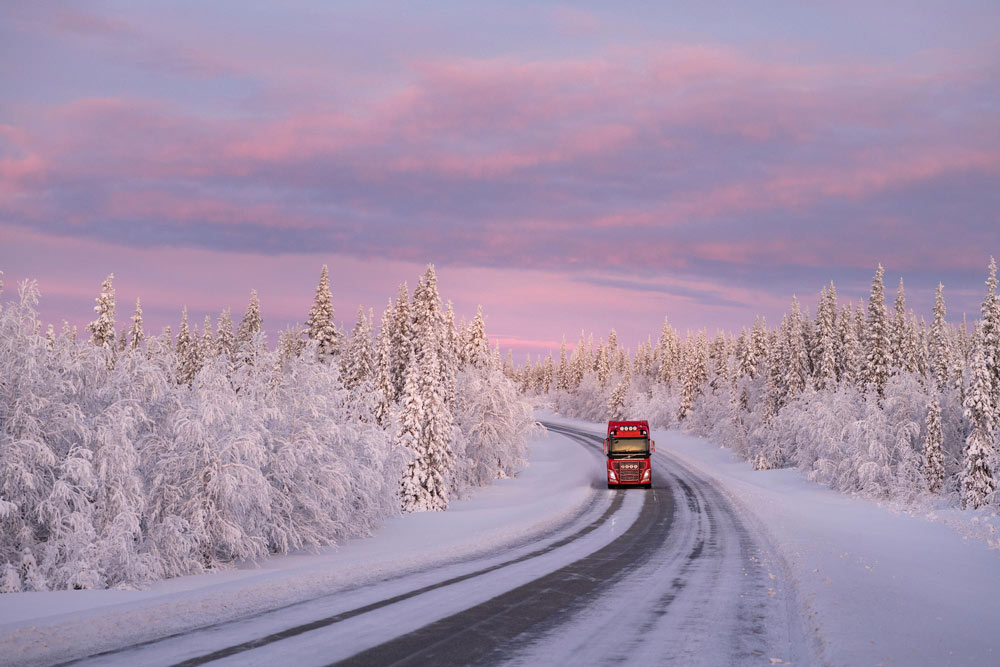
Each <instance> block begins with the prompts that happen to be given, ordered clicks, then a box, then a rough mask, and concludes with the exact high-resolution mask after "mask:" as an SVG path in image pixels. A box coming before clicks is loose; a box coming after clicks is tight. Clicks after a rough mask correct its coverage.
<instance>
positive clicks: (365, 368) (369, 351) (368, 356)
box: [341, 306, 375, 389]
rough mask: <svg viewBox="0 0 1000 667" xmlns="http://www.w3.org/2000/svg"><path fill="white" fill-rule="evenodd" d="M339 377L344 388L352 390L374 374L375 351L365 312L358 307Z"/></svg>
mask: <svg viewBox="0 0 1000 667" xmlns="http://www.w3.org/2000/svg"><path fill="white" fill-rule="evenodd" d="M341 366H342V370H341V375H342V377H343V381H344V386H345V387H347V388H348V389H354V388H355V387H357V386H358V385H360V384H361V383H362V382H364V381H365V380H367V379H371V378H373V377H374V374H375V350H374V348H373V346H372V332H371V325H370V324H369V322H368V319H367V318H366V317H365V311H364V309H363V308H361V307H360V306H358V316H357V320H356V321H355V323H354V329H353V330H352V332H351V337H350V340H349V341H348V343H347V351H346V353H345V354H344V355H343V358H342V359H341Z"/></svg>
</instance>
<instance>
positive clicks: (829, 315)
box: [813, 282, 840, 389]
mask: <svg viewBox="0 0 1000 667" xmlns="http://www.w3.org/2000/svg"><path fill="white" fill-rule="evenodd" d="M816 341H817V344H816V359H815V360H814V364H813V365H814V368H815V370H816V372H815V376H816V388H817V389H829V388H832V387H834V386H835V385H836V384H837V370H838V369H837V357H838V354H837V352H838V349H839V347H840V346H839V345H838V335H837V289H836V288H835V287H834V285H833V282H831V283H830V289H829V290H827V289H826V288H825V287H824V288H823V291H822V292H821V293H820V298H819V307H818V308H817V309H816Z"/></svg>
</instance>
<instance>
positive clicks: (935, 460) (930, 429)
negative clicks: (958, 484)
mask: <svg viewBox="0 0 1000 667" xmlns="http://www.w3.org/2000/svg"><path fill="white" fill-rule="evenodd" d="M943 442H944V434H943V433H942V430H941V405H940V403H939V402H938V397H937V392H931V404H930V405H929V406H928V407H927V436H926V437H925V438H924V450H923V457H924V465H923V472H924V479H925V480H926V481H927V490H928V491H930V492H931V493H939V492H940V491H941V486H942V485H943V484H944V453H943V452H942V450H941V445H942V443H943Z"/></svg>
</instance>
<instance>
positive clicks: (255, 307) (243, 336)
mask: <svg viewBox="0 0 1000 667" xmlns="http://www.w3.org/2000/svg"><path fill="white" fill-rule="evenodd" d="M261 324H262V321H261V317H260V301H258V300H257V290H250V303H249V304H248V305H247V312H246V313H244V314H243V319H242V320H240V328H239V331H238V332H237V333H236V342H237V344H244V343H249V342H250V341H251V340H252V339H253V337H254V335H255V334H257V333H259V332H260V328H261Z"/></svg>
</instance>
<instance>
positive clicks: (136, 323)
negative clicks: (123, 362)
mask: <svg viewBox="0 0 1000 667" xmlns="http://www.w3.org/2000/svg"><path fill="white" fill-rule="evenodd" d="M142 339H143V333H142V305H141V304H140V303H139V299H136V300H135V315H133V316H132V326H131V327H130V328H129V331H128V346H129V348H131V349H133V350H135V349H137V348H138V347H139V346H140V345H141V344H142Z"/></svg>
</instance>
